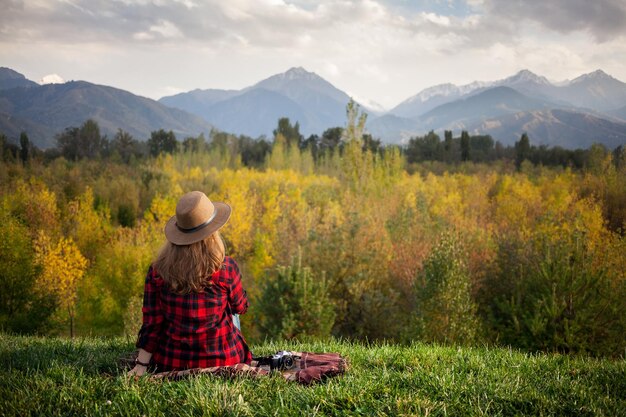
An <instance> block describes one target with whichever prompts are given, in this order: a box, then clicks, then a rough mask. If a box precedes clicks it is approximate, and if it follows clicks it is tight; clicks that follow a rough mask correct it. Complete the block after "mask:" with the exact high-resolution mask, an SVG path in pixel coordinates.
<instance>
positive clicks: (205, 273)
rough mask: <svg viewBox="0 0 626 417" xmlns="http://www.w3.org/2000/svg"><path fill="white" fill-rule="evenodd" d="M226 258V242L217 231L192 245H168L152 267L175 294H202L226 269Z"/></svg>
mask: <svg viewBox="0 0 626 417" xmlns="http://www.w3.org/2000/svg"><path fill="white" fill-rule="evenodd" d="M224 255H225V250H224V241H223V240H222V236H221V235H220V234H219V232H215V233H213V234H212V235H210V236H209V237H207V238H206V239H204V240H201V241H199V242H196V243H192V244H191V245H184V246H179V245H174V244H173V243H171V242H169V241H168V242H166V243H165V244H164V245H163V247H162V248H161V250H160V251H159V255H158V256H157V258H156V260H155V261H154V262H153V263H152V265H153V267H154V268H156V270H157V272H158V273H159V275H160V276H161V278H163V280H164V281H165V282H166V283H167V284H168V285H169V287H170V289H171V290H172V291H174V292H175V293H178V294H189V293H191V292H196V293H200V292H203V291H204V289H205V288H206V287H207V286H208V285H211V279H210V278H211V275H213V273H214V272H215V271H217V270H218V269H219V268H220V267H221V266H222V263H223V262H224Z"/></svg>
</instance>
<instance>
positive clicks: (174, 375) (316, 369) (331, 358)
mask: <svg viewBox="0 0 626 417" xmlns="http://www.w3.org/2000/svg"><path fill="white" fill-rule="evenodd" d="M290 353H291V354H292V355H293V356H294V358H295V365H294V367H293V368H291V369H288V370H281V371H275V372H280V374H281V375H282V376H283V377H284V378H285V379H286V380H287V381H295V382H298V383H300V384H304V385H310V384H313V383H315V382H319V381H322V380H324V379H326V378H330V377H333V376H337V375H341V374H343V373H344V372H345V371H346V369H347V367H348V366H347V361H346V359H345V358H344V357H342V356H341V355H339V354H338V353H311V352H290ZM130 359H131V358H130V357H127V358H125V359H122V361H123V362H126V363H128V362H130V363H132V361H134V359H133V360H132V361H131V360H130ZM270 373H271V371H270V369H269V366H265V365H263V366H260V365H258V363H257V362H256V361H252V363H251V364H250V365H246V364H244V363H240V364H237V365H232V366H215V367H212V368H194V369H185V370H183V371H170V372H158V373H154V374H152V375H150V379H153V380H163V379H166V380H174V381H176V380H179V379H182V378H187V377H191V376H195V375H203V374H211V375H218V376H222V377H233V376H237V375H241V376H246V377H253V378H256V377H258V376H260V375H262V376H263V375H269V374H270Z"/></svg>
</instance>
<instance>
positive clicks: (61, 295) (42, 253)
mask: <svg viewBox="0 0 626 417" xmlns="http://www.w3.org/2000/svg"><path fill="white" fill-rule="evenodd" d="M35 257H36V260H37V261H38V263H39V264H40V265H41V267H42V273H41V275H40V277H39V278H38V285H37V288H38V290H39V291H47V292H51V293H53V294H55V295H56V297H57V299H58V302H59V309H61V310H65V311H67V313H68V316H69V319H70V336H71V337H74V316H75V307H76V301H77V298H78V295H77V287H78V283H79V281H80V280H81V278H82V277H83V275H84V274H85V270H86V269H87V263H88V262H87V259H85V257H84V256H83V255H82V254H81V253H80V251H79V250H78V247H77V246H76V244H75V243H74V241H73V240H72V239H71V238H65V237H62V238H61V239H60V240H59V241H58V242H56V243H53V242H52V241H51V240H50V238H49V237H48V236H47V235H46V234H45V233H44V232H40V233H39V234H38V235H37V238H36V241H35Z"/></svg>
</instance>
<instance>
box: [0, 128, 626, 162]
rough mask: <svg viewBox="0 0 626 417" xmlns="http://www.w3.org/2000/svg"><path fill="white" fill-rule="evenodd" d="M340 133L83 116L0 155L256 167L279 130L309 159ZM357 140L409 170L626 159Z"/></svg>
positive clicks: (431, 137)
mask: <svg viewBox="0 0 626 417" xmlns="http://www.w3.org/2000/svg"><path fill="white" fill-rule="evenodd" d="M344 135H345V132H344V127H332V128H329V129H326V130H325V131H324V132H323V133H322V134H321V135H316V134H313V135H310V136H308V137H306V138H305V137H304V135H302V134H301V133H300V126H299V123H298V122H296V123H295V124H292V123H291V121H290V120H289V118H280V119H279V120H278V123H277V127H276V129H274V131H273V137H272V138H271V140H270V139H267V138H266V137H259V138H252V137H250V136H246V135H233V134H230V133H227V132H222V131H219V130H216V129H214V130H212V131H211V132H210V134H209V137H208V138H206V137H205V136H204V134H201V135H199V136H197V137H191V136H188V137H185V138H184V139H183V140H182V141H181V140H179V139H178V138H177V137H176V135H175V134H174V132H172V131H171V130H170V131H166V130H164V129H159V130H156V131H153V132H151V133H150V137H149V138H148V139H147V140H146V141H140V140H137V139H136V138H134V137H133V136H132V135H131V134H129V133H128V132H125V131H124V130H122V129H118V131H117V133H116V134H115V135H114V136H113V138H112V139H109V138H108V137H107V136H103V135H102V134H101V132H100V127H99V126H98V123H97V122H95V121H93V120H87V121H85V122H84V123H83V125H81V126H80V127H68V128H67V129H65V130H64V131H63V132H61V133H59V134H57V135H56V136H55V142H56V146H55V147H53V148H51V149H46V150H45V151H43V150H41V149H38V148H37V147H36V146H35V145H34V144H33V143H31V142H30V140H29V138H28V134H27V133H26V132H22V134H21V135H20V139H19V144H16V143H11V142H10V141H9V140H8V138H7V137H6V136H5V135H3V134H0V147H1V151H2V158H3V160H5V161H8V160H21V161H22V162H25V161H27V160H28V159H30V158H40V159H43V160H47V161H49V160H53V159H55V158H58V157H61V156H62V157H64V158H65V159H66V160H70V161H77V160H81V159H99V158H100V159H111V160H116V161H122V162H124V163H132V162H133V161H137V160H141V159H143V158H147V157H156V156H158V155H161V154H174V153H199V152H211V151H219V152H229V153H231V154H233V155H237V156H238V157H240V159H241V163H242V164H243V165H244V166H248V167H255V168H260V167H263V166H265V164H266V162H267V161H266V160H267V157H268V155H269V154H270V152H271V149H272V147H273V146H274V144H275V141H276V138H277V137H278V136H281V138H282V139H281V140H282V141H283V142H284V144H285V145H286V146H287V147H289V148H291V147H295V148H298V149H299V150H301V151H307V152H310V154H311V156H312V158H313V160H314V161H316V162H318V161H320V160H321V159H323V158H324V157H327V156H328V155H330V154H332V153H333V152H340V153H341V152H342V151H343V147H344V144H345V141H344V140H342V138H343V137H344ZM361 141H362V148H363V150H364V151H365V150H369V151H371V152H374V153H379V154H380V153H383V152H384V150H385V149H386V148H390V147H397V148H398V150H399V151H400V152H401V153H402V154H403V155H404V157H405V159H406V163H407V169H409V170H410V171H414V170H415V165H416V164H419V163H422V162H442V163H445V164H447V165H458V164H461V163H464V162H474V163H493V162H496V161H512V162H514V163H515V166H516V167H517V168H518V169H520V167H521V165H522V163H523V162H524V161H528V163H531V164H533V165H541V166H561V167H564V168H565V167H571V168H574V169H585V168H589V167H591V166H592V165H593V164H594V163H597V162H598V160H599V159H603V158H605V157H606V155H608V154H609V153H612V155H613V156H612V157H613V161H614V163H615V164H618V165H619V164H624V163H626V148H625V147H624V146H623V145H622V146H619V147H617V148H615V149H613V150H609V149H607V148H606V147H605V146H604V145H601V144H594V145H592V146H591V147H590V148H588V149H565V148H562V147H559V146H553V147H550V146H547V145H539V146H536V145H532V144H531V142H530V138H529V137H528V135H527V134H526V133H524V134H522V135H521V137H520V139H519V140H518V141H517V142H515V143H514V145H508V146H504V145H503V144H502V143H500V142H499V141H495V140H494V139H493V138H492V137H491V136H490V135H470V134H469V133H468V132H467V131H461V133H460V136H458V137H454V136H453V132H452V131H449V130H446V131H445V132H444V139H443V140H441V138H440V136H439V135H438V134H437V133H435V132H434V131H430V132H428V133H427V134H425V135H423V136H414V137H411V138H410V139H409V141H408V143H407V144H405V145H384V144H383V143H382V142H381V141H380V139H376V138H374V137H373V136H372V135H371V134H369V133H366V132H363V133H362V137H361Z"/></svg>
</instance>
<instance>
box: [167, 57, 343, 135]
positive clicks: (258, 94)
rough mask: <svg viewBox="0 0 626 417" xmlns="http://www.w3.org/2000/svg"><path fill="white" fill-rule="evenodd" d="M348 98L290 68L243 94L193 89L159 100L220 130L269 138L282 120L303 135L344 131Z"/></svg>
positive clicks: (317, 78)
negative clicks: (334, 129) (297, 126)
mask: <svg viewBox="0 0 626 417" xmlns="http://www.w3.org/2000/svg"><path fill="white" fill-rule="evenodd" d="M349 100H350V97H349V96H348V95H347V94H346V93H344V92H343V91H341V90H339V89H337V88H336V87H335V86H333V85H332V84H331V83H329V82H328V81H326V80H324V79H323V78H322V77H320V76H319V75H317V74H315V73H314V72H309V71H307V70H305V69H304V68H301V67H298V68H291V69H289V70H288V71H286V72H284V73H280V74H276V75H273V76H271V77H269V78H267V79H264V80H262V81H259V82H258V83H256V84H254V85H252V86H250V87H246V88H244V89H242V90H239V91H237V90H214V89H209V90H193V91H190V92H188V93H181V94H177V95H175V96H168V97H163V98H161V99H160V100H159V101H160V102H161V103H163V104H165V105H167V106H170V107H176V108H179V109H183V110H186V111H189V112H191V113H194V114H196V115H198V116H201V117H203V118H204V119H205V120H207V121H208V122H210V123H212V124H214V125H215V126H217V127H218V128H219V129H222V130H225V131H228V132H232V133H236V134H242V133H243V134H246V135H250V136H260V135H268V136H269V135H271V134H272V130H273V129H274V128H275V127H276V121H277V120H278V119H279V118H280V117H289V119H290V120H291V121H292V122H293V123H295V122H298V123H299V124H300V131H301V132H302V133H303V134H305V135H309V134H313V133H317V134H321V133H322V132H323V131H324V130H326V129H327V128H329V127H335V126H343V124H344V123H345V109H346V104H347V103H348V101H349Z"/></svg>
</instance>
